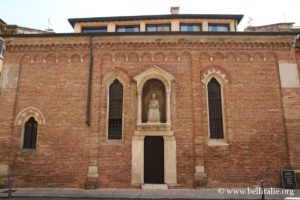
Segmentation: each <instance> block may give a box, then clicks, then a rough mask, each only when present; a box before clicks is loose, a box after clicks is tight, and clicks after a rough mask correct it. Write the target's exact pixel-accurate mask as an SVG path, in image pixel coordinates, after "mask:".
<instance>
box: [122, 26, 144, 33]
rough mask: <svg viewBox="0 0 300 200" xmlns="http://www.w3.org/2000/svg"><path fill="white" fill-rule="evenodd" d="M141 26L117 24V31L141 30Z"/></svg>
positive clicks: (130, 31)
mask: <svg viewBox="0 0 300 200" xmlns="http://www.w3.org/2000/svg"><path fill="white" fill-rule="evenodd" d="M139 31H140V27H139V26H117V32H127V33H132V32H139Z"/></svg>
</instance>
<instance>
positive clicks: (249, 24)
mask: <svg viewBox="0 0 300 200" xmlns="http://www.w3.org/2000/svg"><path fill="white" fill-rule="evenodd" d="M252 21H253V18H252V17H249V20H248V26H252Z"/></svg>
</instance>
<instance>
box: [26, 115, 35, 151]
mask: <svg viewBox="0 0 300 200" xmlns="http://www.w3.org/2000/svg"><path fill="white" fill-rule="evenodd" d="M37 129H38V123H37V122H36V121H35V119H34V117H30V118H29V120H28V121H27V122H26V123H25V130H24V142H23V148H24V149H35V148H36V138H37Z"/></svg>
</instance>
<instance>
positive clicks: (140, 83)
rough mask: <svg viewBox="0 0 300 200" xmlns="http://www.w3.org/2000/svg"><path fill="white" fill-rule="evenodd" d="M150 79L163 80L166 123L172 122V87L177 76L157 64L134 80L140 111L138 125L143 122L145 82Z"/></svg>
mask: <svg viewBox="0 0 300 200" xmlns="http://www.w3.org/2000/svg"><path fill="white" fill-rule="evenodd" d="M150 79H158V80H160V81H162V83H163V84H164V86H165V89H166V118H167V120H166V123H167V124H171V113H170V112H171V111H170V104H171V89H172V82H173V81H174V80H175V77H174V76H173V75H172V74H170V73H168V72H166V71H165V70H163V69H161V68H159V67H158V66H156V65H153V66H152V67H150V68H148V69H147V70H145V71H144V72H142V73H141V74H139V75H137V76H136V77H134V80H135V81H136V83H137V93H138V109H137V110H138V113H137V125H138V126H139V125H141V124H142V92H143V87H144V84H145V83H146V82H147V81H148V80H150Z"/></svg>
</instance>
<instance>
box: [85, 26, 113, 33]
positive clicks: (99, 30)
mask: <svg viewBox="0 0 300 200" xmlns="http://www.w3.org/2000/svg"><path fill="white" fill-rule="evenodd" d="M105 32H107V28H106V27H88V28H86V27H85V28H82V33H105Z"/></svg>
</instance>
